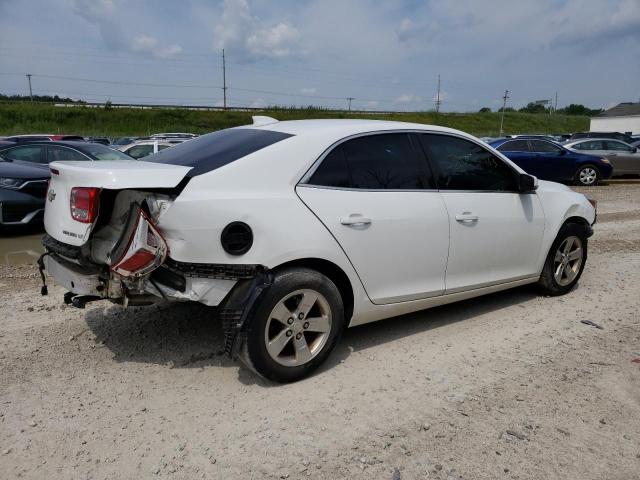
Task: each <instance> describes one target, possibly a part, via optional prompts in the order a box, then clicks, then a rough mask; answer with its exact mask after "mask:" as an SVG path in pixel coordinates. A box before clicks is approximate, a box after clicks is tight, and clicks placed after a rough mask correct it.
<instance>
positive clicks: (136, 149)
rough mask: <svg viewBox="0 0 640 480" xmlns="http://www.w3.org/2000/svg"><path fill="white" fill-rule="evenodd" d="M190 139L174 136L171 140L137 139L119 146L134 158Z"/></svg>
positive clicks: (119, 148)
mask: <svg viewBox="0 0 640 480" xmlns="http://www.w3.org/2000/svg"><path fill="white" fill-rule="evenodd" d="M186 140H188V139H185V138H183V139H177V138H173V139H170V140H168V139H167V140H161V139H149V140H136V141H135V142H133V143H130V144H128V145H123V146H121V147H118V150H120V151H121V152H123V153H126V154H127V155H129V156H130V157H132V158H135V159H136V160H137V159H140V158H142V157H146V156H147V155H151V154H153V153H158V152H161V151H162V150H164V149H165V148H169V147H174V146H176V145H178V144H180V143H183V142H185V141H186Z"/></svg>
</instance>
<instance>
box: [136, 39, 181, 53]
mask: <svg viewBox="0 0 640 480" xmlns="http://www.w3.org/2000/svg"><path fill="white" fill-rule="evenodd" d="M158 43H159V41H158V39H157V38H156V37H151V36H149V35H145V34H140V35H138V36H136V37H134V39H133V41H132V42H131V50H133V51H134V52H138V53H149V54H151V55H153V56H154V57H157V58H169V57H173V56H175V55H178V54H180V53H182V47H181V46H180V45H169V46H167V47H158Z"/></svg>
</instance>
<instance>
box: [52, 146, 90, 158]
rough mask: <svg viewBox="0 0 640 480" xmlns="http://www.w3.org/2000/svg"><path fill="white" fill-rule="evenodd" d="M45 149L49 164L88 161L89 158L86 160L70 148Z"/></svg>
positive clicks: (53, 147) (54, 147)
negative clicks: (64, 161)
mask: <svg viewBox="0 0 640 480" xmlns="http://www.w3.org/2000/svg"><path fill="white" fill-rule="evenodd" d="M47 149H48V150H49V156H48V161H49V162H57V161H63V160H84V161H86V160H89V158H87V157H86V156H84V155H82V154H81V153H79V152H76V151H75V150H72V149H70V148H66V147H59V146H56V145H50V146H48V147H47Z"/></svg>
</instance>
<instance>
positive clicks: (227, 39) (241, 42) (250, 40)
mask: <svg viewBox="0 0 640 480" xmlns="http://www.w3.org/2000/svg"><path fill="white" fill-rule="evenodd" d="M299 39H300V33H299V32H298V29H297V28H295V27H294V26H293V25H291V24H289V23H287V22H278V23H276V24H275V25H267V24H265V23H264V22H263V21H262V20H261V19H259V18H258V17H256V16H254V15H252V14H251V11H250V9H249V4H248V3H247V0H225V1H224V6H223V12H222V17H221V19H220V22H218V24H217V25H216V26H215V27H214V28H213V48H214V49H216V50H220V49H222V48H225V49H229V50H231V51H233V53H234V54H235V55H238V56H241V57H249V58H283V57H288V56H290V55H292V54H293V53H294V52H296V51H297V43H298V40H299Z"/></svg>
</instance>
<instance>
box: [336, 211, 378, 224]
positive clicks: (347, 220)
mask: <svg viewBox="0 0 640 480" xmlns="http://www.w3.org/2000/svg"><path fill="white" fill-rule="evenodd" d="M340 223H341V224H342V225H347V226H350V227H357V226H362V225H370V224H371V219H370V218H369V217H364V216H362V215H360V214H359V213H352V214H351V215H349V216H348V217H341V218H340Z"/></svg>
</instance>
